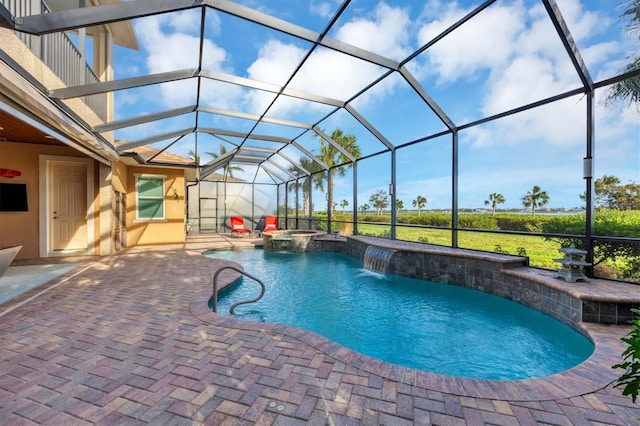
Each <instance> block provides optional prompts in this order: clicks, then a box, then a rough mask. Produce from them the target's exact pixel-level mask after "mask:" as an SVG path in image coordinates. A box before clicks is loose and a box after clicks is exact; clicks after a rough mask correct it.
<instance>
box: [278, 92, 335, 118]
mask: <svg viewBox="0 0 640 426" xmlns="http://www.w3.org/2000/svg"><path fill="white" fill-rule="evenodd" d="M336 108H337V107H336V106H333V105H331V104H324V103H320V102H312V101H309V100H306V99H302V98H296V97H293V96H282V95H281V96H278V98H277V99H276V100H275V102H274V103H273V105H272V106H271V108H269V112H268V115H269V116H273V117H287V119H289V120H294V121H300V122H303V123H313V124H315V123H317V122H318V121H320V120H321V119H322V118H324V117H325V116H326V115H327V114H330V113H331V112H332V111H334V110H335V109H336Z"/></svg>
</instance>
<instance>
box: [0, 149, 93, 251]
mask: <svg viewBox="0 0 640 426" xmlns="http://www.w3.org/2000/svg"><path fill="white" fill-rule="evenodd" d="M41 154H42V155H59V156H65V157H81V158H86V157H85V156H83V155H82V154H80V153H78V152H77V151H75V150H73V149H72V148H69V147H66V146H56V145H38V144H26V143H16V142H7V141H0V168H2V169H11V170H18V171H20V172H21V173H22V175H21V176H18V177H14V178H12V179H9V178H3V177H0V182H8V183H26V184H27V198H28V204H29V211H28V212H0V247H7V246H15V245H21V246H22V250H20V252H19V253H18V255H17V256H16V259H30V258H36V257H39V256H40V251H39V246H40V241H39V238H40V237H39V231H40V227H39V211H40V202H39V195H38V191H39V178H40V171H39V167H40V166H39V164H40V160H39V155H41ZM97 169H98V168H97V167H95V168H94V170H97ZM94 180H95V179H94ZM97 193H98V189H97V187H96V194H97ZM95 218H96V219H97V216H96V217H95ZM96 222H97V220H96ZM94 243H95V242H94Z"/></svg>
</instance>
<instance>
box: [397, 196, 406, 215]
mask: <svg viewBox="0 0 640 426" xmlns="http://www.w3.org/2000/svg"><path fill="white" fill-rule="evenodd" d="M402 209H404V203H403V202H402V200H399V199H397V198H396V214H398V213H400V210H402Z"/></svg>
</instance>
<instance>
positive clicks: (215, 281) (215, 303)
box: [211, 265, 266, 314]
mask: <svg viewBox="0 0 640 426" xmlns="http://www.w3.org/2000/svg"><path fill="white" fill-rule="evenodd" d="M225 269H233V270H234V271H236V272H238V273H240V274H242V275H245V276H247V277H249V278H251V279H252V280H254V281H257V282H258V284H260V287H262V289H261V290H260V294H259V295H258V297H255V298H253V299H248V300H242V301H240V302H236V303H234V304H233V305H231V308H230V309H229V313H230V314H233V310H234V309H235V308H236V306H238V305H244V304H246V303H253V302H257V301H258V300H260V299H262V296H264V292H265V291H266V287H265V286H264V283H263V282H262V280H260V279H259V278H257V277H254V276H253V275H251V274H250V273H248V272H245V271H243V270H242V269H240V268H237V267H235V266H231V265H227V266H223V267H222V268H220V269H218V270H217V271H216V273H215V274H213V296H212V297H211V301H212V303H211V310H212V311H213V312H218V275H220V272H222V271H223V270H225Z"/></svg>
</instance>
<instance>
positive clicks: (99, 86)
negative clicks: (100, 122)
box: [49, 68, 198, 99]
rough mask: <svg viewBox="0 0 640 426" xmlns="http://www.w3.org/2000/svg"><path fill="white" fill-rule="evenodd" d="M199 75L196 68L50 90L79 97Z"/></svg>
mask: <svg viewBox="0 0 640 426" xmlns="http://www.w3.org/2000/svg"><path fill="white" fill-rule="evenodd" d="M197 76H198V70H197V69H196V68H190V69H184V70H178V71H169V72H162V73H158V74H150V75H144V76H138V77H130V78H123V79H120V80H112V81H104V82H101V83H91V84H84V85H81V86H72V87H61V88H59V89H53V90H50V91H49V96H50V97H52V98H55V99H69V98H79V97H82V96H91V95H97V94H100V93H106V92H115V91H118V90H126V89H133V88H136V87H143V86H150V85H152V84H159V83H169V82H171V81H178V80H186V79H188V78H194V77H197Z"/></svg>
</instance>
